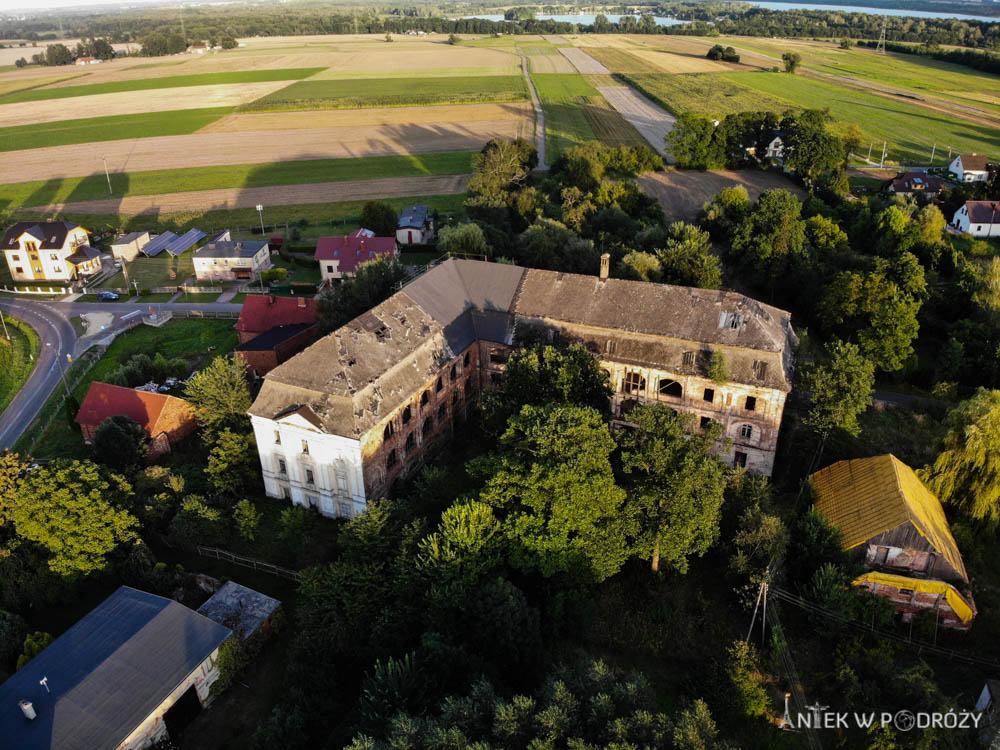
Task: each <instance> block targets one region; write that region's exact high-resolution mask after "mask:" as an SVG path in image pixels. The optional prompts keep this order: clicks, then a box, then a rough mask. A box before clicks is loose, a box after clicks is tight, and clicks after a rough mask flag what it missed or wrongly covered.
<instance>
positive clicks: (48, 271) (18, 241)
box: [0, 221, 101, 281]
mask: <svg viewBox="0 0 1000 750" xmlns="http://www.w3.org/2000/svg"><path fill="white" fill-rule="evenodd" d="M89 242H90V241H89V239H88V236H87V230H86V229H84V228H83V227H81V226H80V225H79V224H73V223H72V222H69V221H19V222H17V223H16V224H12V225H11V226H10V227H8V228H7V231H6V232H4V235H3V239H2V240H0V246H2V248H3V254H4V257H5V258H6V260H7V267H8V268H9V269H10V275H11V278H13V280H14V281H73V280H74V279H79V278H85V277H87V276H92V275H94V274H95V273H97V272H98V271H100V270H101V253H100V251H99V250H97V249H96V248H93V247H91V246H90V244H89Z"/></svg>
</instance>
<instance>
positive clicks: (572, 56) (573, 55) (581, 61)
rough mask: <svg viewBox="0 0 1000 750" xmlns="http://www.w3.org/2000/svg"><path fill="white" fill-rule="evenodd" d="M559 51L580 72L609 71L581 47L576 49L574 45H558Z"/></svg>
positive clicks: (599, 72) (601, 72)
mask: <svg viewBox="0 0 1000 750" xmlns="http://www.w3.org/2000/svg"><path fill="white" fill-rule="evenodd" d="M559 51H560V52H561V53H562V54H563V55H565V56H566V59H567V60H569V61H570V62H571V63H573V66H574V67H575V68H576V69H577V70H578V71H580V72H581V73H595V74H597V75H608V74H609V73H610V72H611V71H610V70H608V69H607V68H605V67H604V66H603V65H601V64H600V63H599V62H597V60H595V59H594V58H592V57H591V56H590V55H588V54H587V53H586V52H584V51H583V50H582V49H577V48H576V47H559Z"/></svg>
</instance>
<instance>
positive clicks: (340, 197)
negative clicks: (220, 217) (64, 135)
mask: <svg viewBox="0 0 1000 750" xmlns="http://www.w3.org/2000/svg"><path fill="white" fill-rule="evenodd" d="M468 182H469V176H468V175H435V176H431V177H390V178H386V179H379V180H355V181H348V182H313V183H309V184H307V185H280V186H276V187H254V188H227V189H224V190H193V191H191V192H187V193H167V194H165V195H137V196H132V197H129V198H117V199H115V198H112V199H101V200H93V201H76V202H73V203H55V204H52V205H49V206H37V207H33V208H28V209H25V210H26V211H29V212H33V213H57V212H58V213H61V212H69V213H88V214H119V215H134V214H142V213H149V212H155V213H157V214H174V213H186V212H188V211H226V210H233V209H237V208H253V207H254V206H256V205H257V204H258V203H267V205H269V206H294V205H299V204H302V203H340V202H343V201H363V200H372V199H375V198H402V197H406V196H408V195H452V194H454V193H464V192H465V190H466V187H467V185H468Z"/></svg>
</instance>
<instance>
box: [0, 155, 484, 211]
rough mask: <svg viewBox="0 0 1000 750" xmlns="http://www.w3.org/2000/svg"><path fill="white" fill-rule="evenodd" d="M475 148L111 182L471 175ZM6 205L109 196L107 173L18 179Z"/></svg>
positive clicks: (208, 184) (204, 186)
mask: <svg viewBox="0 0 1000 750" xmlns="http://www.w3.org/2000/svg"><path fill="white" fill-rule="evenodd" d="M472 157H473V152H471V151H456V152H452V153H446V154H424V155H407V156H375V157H370V158H365V159H306V160H302V161H287V162H275V163H273V164H232V165H228V166H224V167H199V168H197V169H161V170H156V171H152V172H129V173H121V172H116V173H115V174H113V175H111V185H112V188H113V190H114V195H115V196H116V197H126V196H130V195H163V194H164V193H176V192H182V191H188V190H210V189H216V188H249V187H270V186H273V185H298V184H303V183H314V182H341V181H345V180H370V179H377V178H382V177H419V176H422V175H448V174H466V173H468V172H470V171H471V169H472ZM2 189H3V200H5V201H7V206H6V207H7V208H8V209H11V208H20V207H23V206H44V205H49V204H51V203H71V202H73V201H85V200H97V199H101V198H106V197H107V195H108V184H107V180H106V178H105V176H104V175H103V174H99V175H90V176H87V177H67V178H64V179H56V180H41V181H36V182H18V183H14V184H11V185H4V186H3V188H2Z"/></svg>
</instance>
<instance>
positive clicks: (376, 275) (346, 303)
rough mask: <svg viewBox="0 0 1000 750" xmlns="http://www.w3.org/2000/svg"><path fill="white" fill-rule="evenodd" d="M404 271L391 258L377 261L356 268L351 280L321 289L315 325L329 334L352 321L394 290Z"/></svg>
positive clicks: (322, 332) (404, 274) (399, 264)
mask: <svg viewBox="0 0 1000 750" xmlns="http://www.w3.org/2000/svg"><path fill="white" fill-rule="evenodd" d="M405 276H406V269H405V268H404V267H403V265H402V264H401V263H399V262H397V261H396V260H394V259H387V258H376V259H374V260H371V261H368V262H367V263H362V264H361V265H360V266H358V268H357V271H356V273H355V276H354V278H352V279H347V280H346V281H343V282H341V283H340V284H337V285H336V286H333V287H328V288H327V289H324V290H323V292H322V293H321V294H320V296H319V299H318V300H317V302H316V326H317V328H318V329H319V332H320V333H321V334H326V333H330V332H331V331H335V330H337V329H338V328H340V327H341V326H342V325H344V324H345V323H347V322H349V321H351V320H353V319H354V318H356V317H357V316H359V315H361V314H362V313H364V312H367V311H368V310H371V309H372V308H373V307H375V305H377V304H379V303H380V302H383V301H385V300H386V299H388V298H389V297H390V296H392V294H393V292H395V291H396V284H398V283H399V282H400V281H402V280H403V278H404V277H405Z"/></svg>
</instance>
